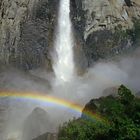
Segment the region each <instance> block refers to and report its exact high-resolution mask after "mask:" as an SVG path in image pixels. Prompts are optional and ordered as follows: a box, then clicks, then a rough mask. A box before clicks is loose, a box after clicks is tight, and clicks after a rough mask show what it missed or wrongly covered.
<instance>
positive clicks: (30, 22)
mask: <svg viewBox="0 0 140 140" xmlns="http://www.w3.org/2000/svg"><path fill="white" fill-rule="evenodd" d="M58 2H59V1H58V0H1V1H0V60H1V62H3V63H4V64H12V65H15V66H18V67H20V68H23V69H32V68H36V67H39V66H41V65H43V64H46V66H47V68H50V67H51V66H50V57H49V53H48V51H49V48H50V46H51V45H52V44H51V43H52V39H53V30H54V27H55V23H56V17H57V16H56V14H57V5H58Z"/></svg>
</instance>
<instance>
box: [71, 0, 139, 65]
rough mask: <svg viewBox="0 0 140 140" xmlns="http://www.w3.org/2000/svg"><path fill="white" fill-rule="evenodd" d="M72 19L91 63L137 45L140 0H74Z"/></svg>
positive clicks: (78, 37) (78, 38)
mask: <svg viewBox="0 0 140 140" xmlns="http://www.w3.org/2000/svg"><path fill="white" fill-rule="evenodd" d="M71 18H72V22H73V26H74V30H75V31H76V34H75V36H76V38H77V40H81V41H82V43H81V44H80V45H81V46H82V48H83V51H84V53H85V56H86V58H87V60H88V65H89V66H90V65H91V64H92V62H93V61H95V60H98V59H99V58H105V57H108V56H111V55H114V54H120V53H122V52H126V51H127V50H129V48H133V47H134V46H133V45H132V44H133V43H134V41H133V39H134V37H135V34H134V30H133V27H134V21H136V20H139V19H140V1H139V0H100V1H97V0H71Z"/></svg>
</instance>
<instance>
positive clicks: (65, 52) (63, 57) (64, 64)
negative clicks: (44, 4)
mask: <svg viewBox="0 0 140 140" xmlns="http://www.w3.org/2000/svg"><path fill="white" fill-rule="evenodd" d="M58 16H59V17H58V26H57V33H56V41H55V49H56V53H57V59H55V61H54V62H55V64H54V66H53V68H54V72H55V75H56V78H57V79H58V80H61V81H70V80H71V79H72V77H73V73H74V62H73V49H72V48H73V36H72V28H71V26H72V24H71V20H70V0H61V1H60V9H59V15H58Z"/></svg>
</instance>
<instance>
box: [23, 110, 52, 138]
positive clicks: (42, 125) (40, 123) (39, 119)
mask: <svg viewBox="0 0 140 140" xmlns="http://www.w3.org/2000/svg"><path fill="white" fill-rule="evenodd" d="M49 131H51V123H50V121H49V116H48V114H47V113H46V111H44V110H43V109H41V108H35V109H34V110H33V112H32V113H31V114H30V115H29V116H28V117H27V119H26V120H25V122H24V129H23V137H22V140H32V139H34V138H36V137H38V136H40V135H42V134H44V133H46V132H49Z"/></svg>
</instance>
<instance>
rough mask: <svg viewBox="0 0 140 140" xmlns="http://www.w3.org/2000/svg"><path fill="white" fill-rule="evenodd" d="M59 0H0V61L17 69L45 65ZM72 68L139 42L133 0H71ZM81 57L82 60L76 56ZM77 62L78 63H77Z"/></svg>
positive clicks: (138, 9) (138, 5)
mask: <svg viewBox="0 0 140 140" xmlns="http://www.w3.org/2000/svg"><path fill="white" fill-rule="evenodd" d="M58 5H59V0H1V1H0V60H1V62H2V63H3V64H12V65H14V66H16V67H19V68H22V69H26V70H29V69H33V68H37V67H41V66H45V67H46V68H47V69H49V70H51V56H50V53H49V52H50V50H51V49H52V46H53V39H54V32H55V27H56V25H57V13H58V7H59V6H58ZM71 19H72V23H73V29H74V30H73V31H74V34H75V41H76V43H75V44H76V45H75V48H74V52H75V62H76V64H77V67H82V68H86V67H90V66H91V65H92V64H93V63H94V62H95V61H96V60H98V59H105V58H108V57H111V56H114V55H118V54H123V53H124V52H127V51H129V50H132V49H134V48H136V47H137V46H139V44H140V43H139V39H138V38H139V35H138V34H139V32H140V22H139V20H140V1H139V0H100V1H97V0H71ZM81 60H82V61H81ZM78 65H79V66H78Z"/></svg>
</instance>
